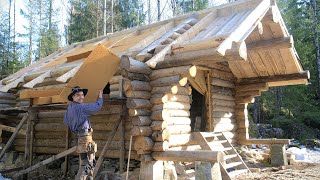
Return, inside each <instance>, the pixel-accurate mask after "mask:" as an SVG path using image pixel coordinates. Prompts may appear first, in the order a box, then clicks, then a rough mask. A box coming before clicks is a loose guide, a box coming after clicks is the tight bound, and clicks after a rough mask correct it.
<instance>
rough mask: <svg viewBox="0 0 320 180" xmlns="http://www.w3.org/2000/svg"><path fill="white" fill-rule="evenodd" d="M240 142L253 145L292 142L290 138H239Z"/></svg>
mask: <svg viewBox="0 0 320 180" xmlns="http://www.w3.org/2000/svg"><path fill="white" fill-rule="evenodd" d="M238 143H239V144H242V145H252V144H290V139H247V140H239V141H238Z"/></svg>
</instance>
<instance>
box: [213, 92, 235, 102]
mask: <svg viewBox="0 0 320 180" xmlns="http://www.w3.org/2000/svg"><path fill="white" fill-rule="evenodd" d="M211 97H212V98H213V99H221V100H228V101H234V100H235V98H234V97H233V96H228V95H223V94H218V93H213V94H212V96H211Z"/></svg>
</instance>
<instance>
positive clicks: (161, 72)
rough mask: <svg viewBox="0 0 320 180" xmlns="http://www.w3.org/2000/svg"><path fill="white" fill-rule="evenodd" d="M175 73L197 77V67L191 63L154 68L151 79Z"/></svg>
mask: <svg viewBox="0 0 320 180" xmlns="http://www.w3.org/2000/svg"><path fill="white" fill-rule="evenodd" d="M174 75H181V76H182V77H190V76H191V77H195V76H196V75H197V67H196V66H190V65H189V66H179V67H171V68H166V69H157V70H153V71H152V73H151V74H150V80H155V79H158V78H162V77H167V76H174Z"/></svg>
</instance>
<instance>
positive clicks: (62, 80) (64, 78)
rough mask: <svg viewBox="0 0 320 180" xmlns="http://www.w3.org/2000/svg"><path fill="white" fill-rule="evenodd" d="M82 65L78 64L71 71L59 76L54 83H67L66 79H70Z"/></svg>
mask: <svg viewBox="0 0 320 180" xmlns="http://www.w3.org/2000/svg"><path fill="white" fill-rule="evenodd" d="M81 65H82V64H79V65H78V66H76V67H74V68H73V69H71V70H70V71H68V72H67V73H65V74H63V75H61V76H59V77H58V78H57V79H56V81H58V82H67V81H68V79H70V78H71V77H73V76H74V75H75V74H76V73H77V71H78V70H79V69H80V67H81Z"/></svg>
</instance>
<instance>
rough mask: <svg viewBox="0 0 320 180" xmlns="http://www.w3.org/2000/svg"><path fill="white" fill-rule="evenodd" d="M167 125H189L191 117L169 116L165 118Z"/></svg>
mask: <svg viewBox="0 0 320 180" xmlns="http://www.w3.org/2000/svg"><path fill="white" fill-rule="evenodd" d="M166 122H167V124H168V125H171V126H173V125H190V124H191V119H190V118H189V117H169V118H167V119H166Z"/></svg>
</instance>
